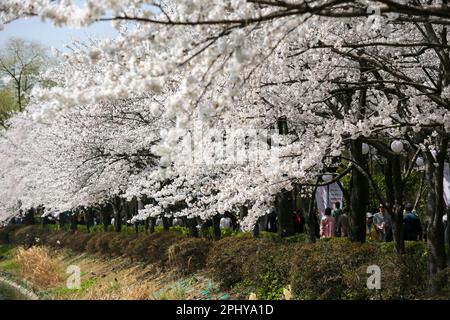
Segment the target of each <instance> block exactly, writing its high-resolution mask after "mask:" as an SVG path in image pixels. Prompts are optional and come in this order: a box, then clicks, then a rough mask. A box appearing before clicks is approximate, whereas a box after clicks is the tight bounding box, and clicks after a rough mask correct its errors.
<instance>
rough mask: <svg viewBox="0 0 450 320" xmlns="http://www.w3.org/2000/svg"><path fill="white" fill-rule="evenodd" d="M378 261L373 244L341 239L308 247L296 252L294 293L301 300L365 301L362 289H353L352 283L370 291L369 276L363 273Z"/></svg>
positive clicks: (292, 283)
mask: <svg viewBox="0 0 450 320" xmlns="http://www.w3.org/2000/svg"><path fill="white" fill-rule="evenodd" d="M377 260H378V250H377V247H376V246H375V245H371V244H359V243H351V242H349V241H346V240H338V239H333V241H318V242H317V243H314V244H304V245H302V246H299V247H297V249H296V250H295V252H294V253H293V266H294V267H293V269H292V272H291V276H290V280H291V285H292V290H293V292H294V294H295V295H296V296H297V297H298V298H300V299H345V298H354V299H361V298H364V297H363V296H361V295H360V291H359V290H349V288H348V282H349V280H353V279H355V280H356V282H357V283H356V285H355V286H356V287H357V288H359V287H361V289H362V290H363V289H364V288H366V279H367V274H365V275H364V277H361V274H360V272H361V271H362V270H364V272H365V271H366V270H367V267H368V266H369V265H373V264H377V263H376V262H377ZM359 280H361V281H359ZM360 284H361V286H359V285H360ZM352 289H354V287H352ZM363 295H364V294H363Z"/></svg>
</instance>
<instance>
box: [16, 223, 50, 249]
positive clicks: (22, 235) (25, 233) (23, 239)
mask: <svg viewBox="0 0 450 320" xmlns="http://www.w3.org/2000/svg"><path fill="white" fill-rule="evenodd" d="M47 232H48V231H47V230H45V229H44V228H42V227H41V226H39V225H32V226H24V227H21V228H18V229H17V231H15V232H13V233H11V234H10V241H11V242H12V243H15V244H20V245H23V246H25V247H31V246H33V245H38V244H40V243H41V242H42V241H41V239H42V237H43V236H44V235H45V234H46V233H47Z"/></svg>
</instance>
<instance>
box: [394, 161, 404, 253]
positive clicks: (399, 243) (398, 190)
mask: <svg viewBox="0 0 450 320" xmlns="http://www.w3.org/2000/svg"><path fill="white" fill-rule="evenodd" d="M392 178H393V179H392V181H393V186H394V195H395V203H394V204H395V205H394V207H393V208H392V209H391V210H392V211H393V213H394V214H393V219H392V232H393V234H394V241H395V250H396V251H397V253H405V239H404V238H405V237H404V236H403V208H404V205H403V182H402V171H401V165H400V157H399V156H396V157H394V158H393V159H392Z"/></svg>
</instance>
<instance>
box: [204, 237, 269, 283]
mask: <svg viewBox="0 0 450 320" xmlns="http://www.w3.org/2000/svg"><path fill="white" fill-rule="evenodd" d="M264 243H266V242H265V241H264V240H263V239H254V238H249V237H226V238H223V239H221V240H219V241H216V242H214V243H213V245H212V246H211V249H210V250H209V254H208V257H207V259H206V267H207V269H208V273H209V275H210V277H211V278H212V279H213V280H215V281H217V282H218V283H220V285H221V286H222V287H224V288H229V287H231V286H233V285H235V284H237V283H238V282H241V281H243V280H244V274H243V270H242V266H243V265H244V263H245V262H246V260H247V259H248V258H249V257H250V256H251V255H252V254H253V253H255V252H257V251H258V250H259V249H260V248H261V247H262V246H263V245H264Z"/></svg>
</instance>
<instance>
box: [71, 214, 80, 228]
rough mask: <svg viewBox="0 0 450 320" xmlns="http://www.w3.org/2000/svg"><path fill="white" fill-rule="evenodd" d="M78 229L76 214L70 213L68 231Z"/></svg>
mask: <svg viewBox="0 0 450 320" xmlns="http://www.w3.org/2000/svg"><path fill="white" fill-rule="evenodd" d="M77 229H78V220H77V214H76V213H72V215H71V216H70V231H72V232H75V231H77Z"/></svg>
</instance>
